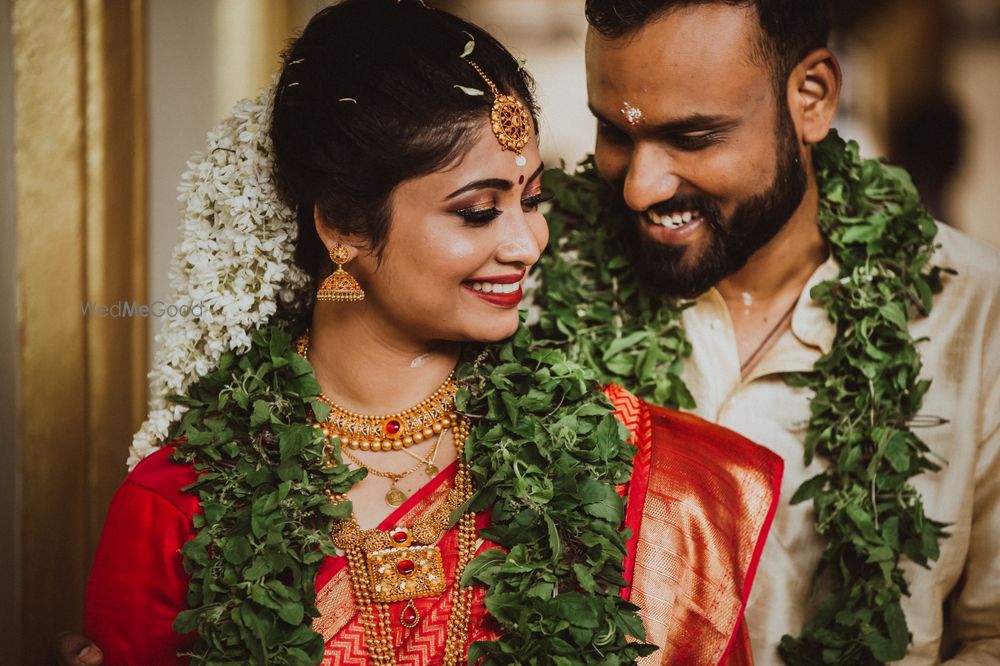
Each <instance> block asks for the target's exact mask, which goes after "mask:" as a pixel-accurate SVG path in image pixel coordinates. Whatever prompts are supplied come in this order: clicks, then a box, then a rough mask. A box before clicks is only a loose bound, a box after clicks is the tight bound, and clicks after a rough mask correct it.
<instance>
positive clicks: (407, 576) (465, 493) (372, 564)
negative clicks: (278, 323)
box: [296, 332, 477, 666]
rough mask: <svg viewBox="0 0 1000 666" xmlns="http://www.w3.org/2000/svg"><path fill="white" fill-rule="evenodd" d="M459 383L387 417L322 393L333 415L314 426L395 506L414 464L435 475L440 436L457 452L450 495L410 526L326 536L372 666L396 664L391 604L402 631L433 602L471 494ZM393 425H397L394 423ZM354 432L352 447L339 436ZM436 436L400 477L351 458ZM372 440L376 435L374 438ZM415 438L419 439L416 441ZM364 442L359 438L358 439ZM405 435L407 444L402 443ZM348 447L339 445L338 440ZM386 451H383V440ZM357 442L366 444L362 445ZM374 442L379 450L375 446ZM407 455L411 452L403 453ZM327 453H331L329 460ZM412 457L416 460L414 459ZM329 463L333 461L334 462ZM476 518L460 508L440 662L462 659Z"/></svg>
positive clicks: (305, 343) (304, 350)
mask: <svg viewBox="0 0 1000 666" xmlns="http://www.w3.org/2000/svg"><path fill="white" fill-rule="evenodd" d="M296 345H297V348H298V351H299V354H301V355H302V356H303V357H304V358H307V354H308V351H309V334H308V332H307V333H306V334H304V335H303V336H302V337H301V338H299V340H298V341H297V343H296ZM456 389H457V385H456V383H455V382H454V380H453V379H452V376H451V375H449V376H448V379H446V380H445V382H444V383H443V384H442V385H441V386H440V387H438V389H437V390H436V391H435V392H434V393H433V394H432V395H431V396H430V397H429V398H427V399H426V400H424V401H422V402H421V403H420V404H419V405H417V406H415V407H412V408H410V409H408V410H404V411H402V412H398V413H396V414H391V415H389V416H365V415H361V414H355V413H353V412H349V411H348V410H344V409H342V408H340V407H339V406H337V405H336V404H335V403H333V402H332V401H330V400H329V399H328V398H326V397H325V396H322V399H323V401H324V402H325V403H326V404H327V405H329V406H330V408H331V410H330V414H331V416H332V415H334V414H335V413H336V416H333V418H332V419H331V418H329V417H328V418H327V419H326V420H325V421H324V422H323V423H321V424H320V423H317V424H316V425H317V427H321V428H323V430H324V432H325V433H326V434H327V436H328V437H330V438H331V440H332V438H338V439H339V440H340V442H341V451H342V452H343V453H344V454H346V455H347V457H348V458H350V459H351V460H352V461H354V462H355V464H357V465H360V466H361V467H364V468H365V469H367V470H368V471H369V472H371V473H373V474H375V475H376V476H384V477H386V478H390V479H392V482H393V484H392V488H391V489H390V490H389V492H388V493H387V494H386V503H388V504H390V505H392V506H399V505H400V504H402V503H403V501H405V499H406V495H405V493H403V492H402V491H401V490H399V488H397V486H396V483H397V482H398V481H399V480H400V479H402V478H405V477H406V476H409V475H410V474H412V473H413V472H414V471H416V470H417V469H419V468H420V467H425V468H426V470H427V472H428V474H429V475H432V472H433V473H435V474H436V473H437V468H436V467H434V465H433V461H434V457H435V455H436V453H437V449H438V446H439V445H440V443H441V438H442V437H443V436H444V434H445V431H446V430H448V429H450V428H451V429H454V441H455V448H456V450H457V452H458V470H457V471H456V473H455V485H454V487H452V488H451V490H449V491H448V494H447V496H446V498H445V501H444V502H443V503H442V504H441V506H439V507H437V508H436V509H434V510H433V511H432V512H430V514H429V515H428V516H426V517H424V518H421V519H419V520H417V521H415V522H414V523H413V524H412V525H409V526H396V527H394V528H393V529H391V530H389V531H388V532H384V531H382V530H379V529H370V530H362V529H361V526H360V525H359V524H358V520H357V517H356V516H355V515H354V514H353V513H352V514H351V516H350V517H349V518H347V519H346V520H342V521H340V522H338V523H336V524H335V526H334V528H333V531H332V532H331V534H330V537H331V539H332V540H333V543H334V545H336V546H337V547H338V548H340V549H341V550H343V551H344V553H345V554H346V556H347V564H348V570H349V573H350V577H351V588H352V589H353V591H354V600H355V604H356V608H357V611H358V615H359V616H360V618H361V625H362V629H363V631H364V634H365V643H366V645H367V647H368V654H369V657H370V658H371V661H372V664H374V665H375V666H395V663H396V655H395V648H394V646H393V641H392V623H393V618H392V617H391V612H390V608H389V604H392V603H396V602H400V601H406V602H407V603H406V604H405V605H404V606H403V608H402V610H401V611H400V613H399V616H398V618H396V619H397V620H398V622H399V623H400V624H401V625H402V626H404V627H406V628H408V629H412V628H413V627H416V626H417V624H418V623H419V622H420V612H419V611H418V610H417V607H416V605H415V604H414V603H413V600H414V599H422V598H425V597H436V596H439V595H441V594H443V593H444V591H445V590H446V589H447V580H446V578H445V571H444V560H443V558H442V554H441V549H440V548H439V547H438V545H437V542H438V540H439V539H440V538H441V535H442V534H443V533H444V532H445V530H446V529H447V527H448V523H449V519H450V516H451V513H452V512H453V511H454V510H455V509H457V508H458V507H460V506H462V505H463V504H464V503H466V502H467V501H468V500H469V499H470V498H471V497H472V478H471V476H470V474H469V470H468V468H467V467H466V465H465V462H464V456H463V450H464V448H465V443H466V440H467V439H468V437H469V433H470V431H471V427H470V425H469V422H468V420H467V419H465V418H459V417H458V416H457V415H456V414H455V413H454V411H453V410H454V399H455V391H456ZM397 424H398V425H397ZM349 433H350V434H352V435H353V434H354V433H358V435H359V439H358V440H356V441H357V446H354V445H353V444H352V440H350V439H347V438H346V437H345V436H346V435H348V434H349ZM435 434H436V435H437V436H438V437H437V441H436V442H435V444H434V448H433V450H432V451H431V453H430V455H429V456H428V457H427V458H419V457H418V461H419V462H418V464H417V465H416V466H415V467H413V468H412V469H410V470H408V471H406V472H401V473H393V472H383V471H382V470H375V469H373V468H372V467H370V466H369V465H367V464H365V463H363V462H362V461H360V460H358V459H357V458H356V457H355V456H354V455H352V454H351V453H350V450H351V449H355V450H376V451H392V450H400V449H404V450H405V449H406V448H409V447H410V446H412V445H413V444H414V443H418V442H420V441H423V440H424V439H429V438H430V437H433V436H434V435H435ZM373 435H377V436H373ZM418 436H419V439H417V437H418ZM361 437H363V438H364V439H360V438H361ZM407 438H409V443H407V441H406V440H407ZM345 441H346V442H347V443H348V445H347V446H344V444H343V443H344V442H345ZM387 441H388V442H389V446H388V447H386V446H385V444H386V442H387ZM362 442H366V443H367V444H368V446H367V448H365V447H363V446H362ZM376 442H377V443H378V448H374V447H375V443H376ZM407 453H408V454H410V455H413V454H411V453H410V452H409V451H407ZM330 454H332V451H330V452H329V454H328V455H330ZM414 457H417V456H414ZM328 462H329V464H337V462H336V460H334V459H332V455H331V456H330V459H329V460H328ZM328 497H329V499H330V501H331V502H334V503H341V502H345V501H347V499H348V498H347V496H346V495H343V494H341V495H334V494H328ZM476 538H477V536H476V514H475V513H474V512H472V511H466V512H465V513H463V514H462V517H461V518H460V519H459V522H458V546H457V551H458V552H457V558H458V562H457V565H456V568H455V582H454V585H453V587H452V603H451V614H450V615H449V616H448V627H447V632H446V637H445V645H444V659H443V662H442V663H443V664H445V665H446V666H453V665H457V664H460V663H463V662H464V661H465V643H466V641H467V639H468V634H469V614H470V611H471V607H472V588H471V587H466V586H463V585H462V584H461V580H462V574H463V573H464V571H465V567H466V565H467V564H468V563H469V562H470V561H471V560H472V558H473V556H474V555H475V552H476Z"/></svg>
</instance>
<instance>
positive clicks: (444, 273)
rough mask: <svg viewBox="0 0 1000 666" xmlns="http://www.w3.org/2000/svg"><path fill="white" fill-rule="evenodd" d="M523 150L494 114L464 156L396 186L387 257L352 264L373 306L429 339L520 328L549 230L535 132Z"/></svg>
mask: <svg viewBox="0 0 1000 666" xmlns="http://www.w3.org/2000/svg"><path fill="white" fill-rule="evenodd" d="M522 155H523V157H524V158H525V159H524V160H521V161H522V162H523V163H524V164H523V166H519V165H518V164H517V161H516V160H515V155H514V154H513V153H511V152H509V151H505V150H503V149H501V147H500V145H499V144H498V143H497V140H496V138H495V137H494V136H493V134H492V132H491V131H490V128H489V125H488V123H486V122H485V121H484V122H483V125H482V128H481V130H480V132H479V134H478V136H477V138H476V140H475V142H474V143H473V144H472V146H471V148H470V149H469V150H468V151H467V152H466V153H465V155H464V156H463V157H462V158H461V159H460V160H458V161H457V163H455V164H453V165H451V166H449V167H446V168H445V169H444V170H441V171H437V172H434V173H431V174H428V175H426V176H421V177H419V178H414V179H412V180H408V181H404V182H403V183H401V184H400V185H399V186H397V187H396V189H395V190H394V191H393V194H392V196H391V198H390V204H391V210H392V218H391V223H390V226H389V232H388V235H387V237H386V244H385V248H384V251H383V255H382V261H381V263H380V264H378V263H377V262H376V260H375V258H374V257H373V256H370V255H364V254H362V256H360V257H359V258H358V261H355V262H352V266H357V272H356V275H357V277H358V278H359V280H361V282H362V284H363V286H364V288H365V292H366V296H365V303H366V304H367V305H366V307H367V308H370V312H369V313H368V314H371V315H374V316H375V317H377V318H378V319H379V320H381V321H384V322H386V323H387V324H388V325H389V326H391V327H393V328H395V330H396V331H397V333H403V334H404V335H407V336H413V337H415V338H417V339H420V340H452V341H463V340H482V341H496V340H502V339H503V338H506V337H508V336H509V335H511V334H512V333H513V332H514V330H515V329H516V328H517V324H518V305H519V303H520V301H521V296H522V287H523V285H524V280H525V276H526V274H527V272H528V270H529V269H530V268H531V266H532V265H533V264H534V263H535V262H536V261H537V260H538V257H539V255H540V254H541V252H542V250H543V249H544V247H545V244H546V242H548V236H549V234H548V227H547V226H546V223H545V219H544V218H543V217H542V214H541V213H540V212H539V211H538V205H539V203H540V199H541V196H542V190H541V172H542V162H541V158H540V156H539V152H538V147H537V145H536V143H535V141H534V140H533V138H532V140H531V141H529V142H528V145H527V146H526V147H525V149H524V152H523V153H522ZM348 270H350V267H349V268H348Z"/></svg>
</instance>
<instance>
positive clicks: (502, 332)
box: [467, 310, 520, 342]
mask: <svg viewBox="0 0 1000 666" xmlns="http://www.w3.org/2000/svg"><path fill="white" fill-rule="evenodd" d="M504 319H506V321H497V322H496V323H495V324H494V325H489V326H485V325H484V326H477V327H475V328H474V329H473V330H471V331H470V333H471V335H469V336H468V338H467V340H468V341H469V342H501V341H503V340H506V339H507V338H509V337H510V336H512V335H514V333H515V332H516V331H517V326H518V323H519V322H520V317H519V315H518V314H517V311H516V310H515V311H514V312H513V314H512V315H511V316H510V317H505V318H504Z"/></svg>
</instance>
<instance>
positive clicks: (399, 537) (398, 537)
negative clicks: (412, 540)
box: [389, 528, 409, 543]
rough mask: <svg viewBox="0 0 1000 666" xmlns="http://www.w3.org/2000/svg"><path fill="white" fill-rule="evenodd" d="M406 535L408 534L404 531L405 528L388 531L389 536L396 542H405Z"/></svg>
mask: <svg viewBox="0 0 1000 666" xmlns="http://www.w3.org/2000/svg"><path fill="white" fill-rule="evenodd" d="M407 536H409V535H408V534H407V533H406V530H404V529H399V528H396V529H394V530H393V531H391V532H389V538H390V539H392V540H393V541H395V542H396V543H405V542H406V538H407Z"/></svg>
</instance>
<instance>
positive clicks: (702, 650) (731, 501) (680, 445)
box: [605, 386, 783, 666]
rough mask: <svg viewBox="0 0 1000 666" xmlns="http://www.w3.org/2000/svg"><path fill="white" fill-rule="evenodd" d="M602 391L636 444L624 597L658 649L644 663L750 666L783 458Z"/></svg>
mask: <svg viewBox="0 0 1000 666" xmlns="http://www.w3.org/2000/svg"><path fill="white" fill-rule="evenodd" d="M605 392H606V393H607V394H608V396H609V397H610V398H611V401H612V403H614V405H615V409H616V415H617V416H618V417H619V418H620V419H621V420H622V421H623V422H624V423H625V425H626V426H628V428H629V430H630V431H631V432H632V443H633V444H635V445H636V446H637V447H638V451H637V453H636V457H635V462H634V469H633V472H632V479H631V481H630V482H629V483H628V485H627V486H626V487H623V488H621V491H622V493H623V494H625V496H626V513H625V525H626V526H627V527H628V528H629V529H631V530H632V534H633V537H632V539H630V540H629V543H628V550H627V555H626V558H625V579H626V580H627V581H629V583H630V586H629V587H628V588H626V589H624V590H623V591H622V596H624V597H625V598H626V599H630V600H631V601H632V602H633V603H635V604H636V605H638V606H639V607H640V608H641V609H642V610H641V615H642V618H643V623H644V624H645V626H646V639H647V641H648V642H650V643H654V644H656V645H659V646H660V650H658V651H657V652H655V653H654V654H652V655H650V656H648V657H646V658H644V659H642V660H641V662H640V663H641V664H643V665H644V666H645V665H649V664H692V665H698V666H702V665H704V666H710V665H712V666H714V665H716V664H719V665H721V664H728V665H729V666H739V665H742V664H752V663H753V657H752V656H751V653H750V637H749V635H748V634H747V630H746V626H745V625H744V624H743V612H744V610H745V609H746V604H747V598H748V597H749V594H750V586H751V584H752V583H753V577H754V574H755V573H756V570H757V564H758V562H759V559H760V553H761V551H762V550H763V547H764V541H765V538H766V537H767V532H768V530H769V529H770V526H771V520H772V518H773V517H774V512H775V510H776V509H777V505H778V493H779V490H780V488H781V473H782V469H783V463H782V460H781V458H780V457H779V456H777V455H776V454H774V453H772V452H771V451H769V450H767V449H765V448H764V447H762V446H758V445H757V444H754V443H753V442H751V441H750V440H748V439H746V438H745V437H742V436H741V435H738V434H736V433H735V432H732V431H731V430H727V429H726V428H723V427H722V426H718V425H715V424H713V423H709V422H708V421H705V420H703V419H700V418H698V417H697V416H692V415H690V414H684V413H682V412H678V411H675V410H670V409H664V408H662V407H656V406H653V405H649V404H647V403H645V402H643V401H642V400H639V399H638V398H636V397H635V396H634V395H632V394H631V393H629V392H628V391H625V390H624V389H622V388H621V387H618V386H609V387H607V388H606V389H605Z"/></svg>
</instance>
